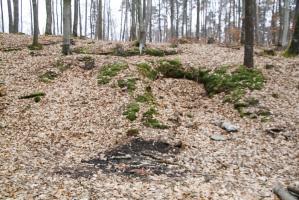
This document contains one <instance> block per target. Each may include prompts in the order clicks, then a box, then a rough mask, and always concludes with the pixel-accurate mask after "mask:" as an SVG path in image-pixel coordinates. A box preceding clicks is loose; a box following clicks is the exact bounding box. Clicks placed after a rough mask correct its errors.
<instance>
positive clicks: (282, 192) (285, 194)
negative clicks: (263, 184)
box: [273, 183, 298, 200]
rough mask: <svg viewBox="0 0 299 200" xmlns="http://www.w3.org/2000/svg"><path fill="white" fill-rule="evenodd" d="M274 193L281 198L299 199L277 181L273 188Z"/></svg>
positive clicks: (287, 199) (283, 199) (281, 199)
mask: <svg viewBox="0 0 299 200" xmlns="http://www.w3.org/2000/svg"><path fill="white" fill-rule="evenodd" d="M273 192H274V194H276V195H277V196H278V197H279V199H280V200H298V199H297V198H296V197H295V196H293V195H291V194H290V193H289V191H288V190H286V189H285V188H284V187H283V185H282V184H281V183H277V184H276V185H275V186H274V188H273Z"/></svg>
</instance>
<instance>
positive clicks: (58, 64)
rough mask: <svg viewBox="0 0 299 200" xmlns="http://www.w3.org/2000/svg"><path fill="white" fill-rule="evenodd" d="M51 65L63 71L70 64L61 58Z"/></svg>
mask: <svg viewBox="0 0 299 200" xmlns="http://www.w3.org/2000/svg"><path fill="white" fill-rule="evenodd" d="M53 66H54V67H56V68H57V69H58V70H59V71H60V72H64V71H66V70H67V69H69V68H70V67H71V64H69V63H64V61H63V60H62V59H59V60H57V61H56V62H55V63H54V64H53Z"/></svg>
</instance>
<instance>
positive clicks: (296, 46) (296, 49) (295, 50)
mask: <svg viewBox="0 0 299 200" xmlns="http://www.w3.org/2000/svg"><path fill="white" fill-rule="evenodd" d="M287 54H289V55H299V0H297V1H296V14H295V30H294V33H293V38H292V40H291V44H290V46H289V48H288V50H287Z"/></svg>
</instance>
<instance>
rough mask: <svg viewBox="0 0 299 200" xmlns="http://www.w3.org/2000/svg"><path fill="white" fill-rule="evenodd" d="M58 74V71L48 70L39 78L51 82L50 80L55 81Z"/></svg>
mask: <svg viewBox="0 0 299 200" xmlns="http://www.w3.org/2000/svg"><path fill="white" fill-rule="evenodd" d="M57 76H58V74H57V73H56V72H54V71H47V72H45V73H44V74H42V75H40V76H39V80H40V81H42V82H44V83H49V82H51V81H53V80H54V79H55V78H56V77H57Z"/></svg>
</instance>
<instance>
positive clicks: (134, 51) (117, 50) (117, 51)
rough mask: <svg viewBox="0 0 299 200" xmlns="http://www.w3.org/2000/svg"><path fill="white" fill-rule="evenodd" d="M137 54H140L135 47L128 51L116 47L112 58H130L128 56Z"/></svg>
mask: <svg viewBox="0 0 299 200" xmlns="http://www.w3.org/2000/svg"><path fill="white" fill-rule="evenodd" d="M139 54H140V52H139V49H138V48H135V47H134V48H130V49H124V48H123V47H120V46H117V47H115V48H114V50H113V55H114V56H122V57H130V56H137V55H139Z"/></svg>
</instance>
